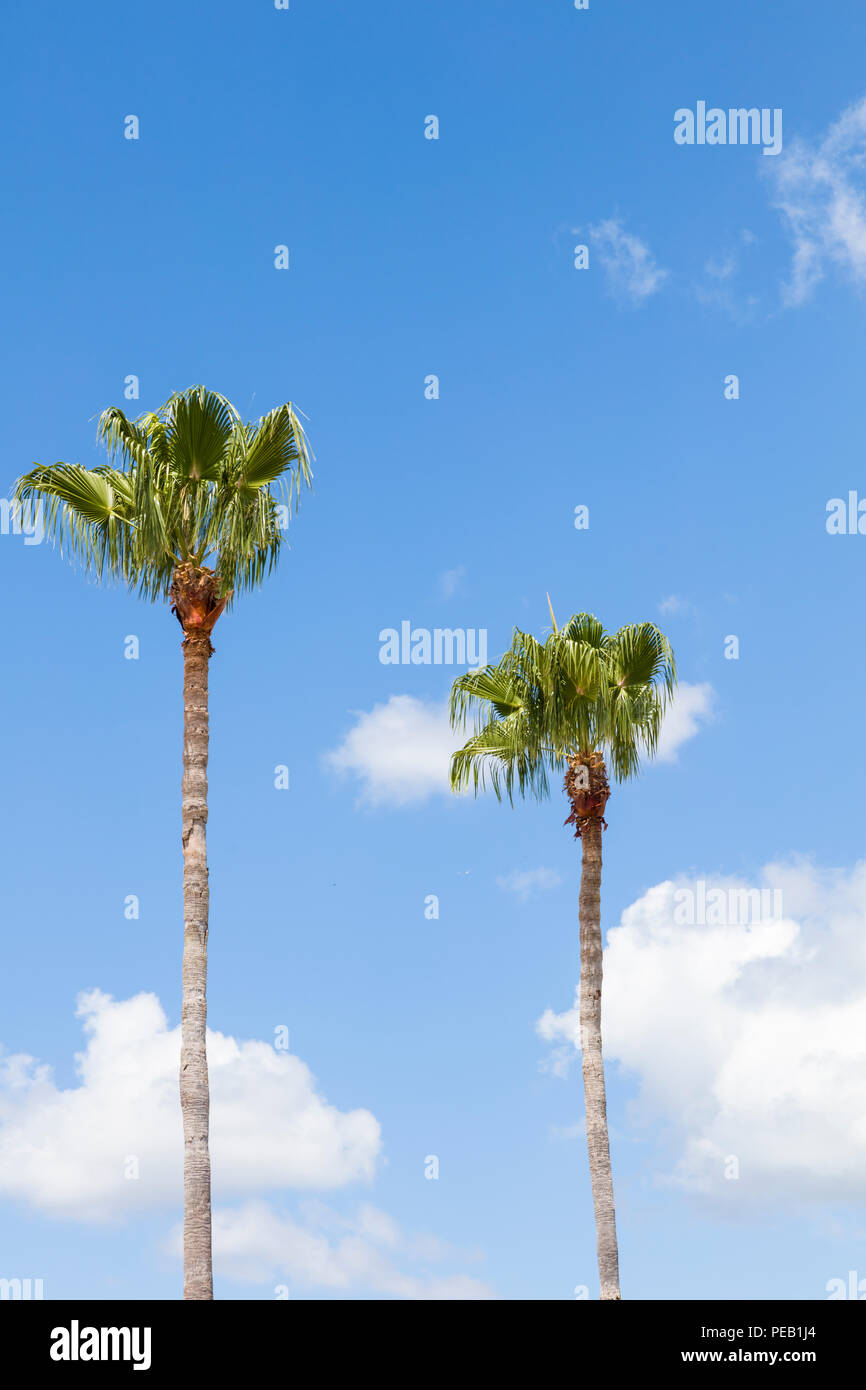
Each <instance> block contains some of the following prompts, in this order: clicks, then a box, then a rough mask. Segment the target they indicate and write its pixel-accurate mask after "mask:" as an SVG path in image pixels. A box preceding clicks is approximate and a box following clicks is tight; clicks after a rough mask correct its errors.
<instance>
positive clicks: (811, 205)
mask: <svg viewBox="0 0 866 1390" xmlns="http://www.w3.org/2000/svg"><path fill="white" fill-rule="evenodd" d="M772 163H773V165H774V166H775V167H773V168H772V169H770V170H768V171H767V172H768V175H769V177H771V178H772V179H773V182H774V185H775V203H776V206H777V207H778V208H779V210H780V211H781V213H782V216H783V218H784V221H785V224H786V226H787V229H788V233H789V235H790V237H791V240H792V242H793V245H794V253H793V260H792V265H791V273H790V279H789V281H788V283H787V285H786V286H785V287H784V291H783V298H784V301H785V302H786V303H787V304H789V305H791V304H802V303H803V301H804V300H805V299H807V298H808V297H809V295H810V294H811V292H812V290H813V289H814V288H815V285H816V284H817V283H818V281H819V280H821V279H822V278H823V276H824V275H825V273H826V269H827V267H828V266H836V267H838V268H840V269H842V270H844V271H845V272H846V273H847V274H848V275H850V276H851V277H852V278H853V279H854V280H855V281H858V282H860V283H864V282H866V200H864V187H863V170H864V164H866V98H863V99H862V100H861V101H859V102H856V103H855V104H854V105H853V106H849V107H848V108H847V110H845V111H844V112H843V113H842V115H841V116H840V118H839V120H838V121H836V122H835V123H834V124H833V125H831V126H830V127H829V129H828V130H827V132H826V134H825V135H824V136H823V137H822V138H821V139H820V140H819V141H818V142H817V143H815V144H810V143H808V142H807V141H805V140H796V141H794V142H793V143H792V144H790V145H789V146H788V148H787V150H786V151H785V153H784V154H782V155H780V156H779V157H778V159H776V160H773V161H772Z"/></svg>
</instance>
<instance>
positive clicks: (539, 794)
mask: <svg viewBox="0 0 866 1390" xmlns="http://www.w3.org/2000/svg"><path fill="white" fill-rule="evenodd" d="M551 617H553V610H552V609H551ZM553 626H554V630H553V632H552V633H551V635H550V636H549V637H548V638H547V639H546V641H544V642H538V641H536V639H535V638H534V637H531V636H529V635H528V634H527V633H525V632H520V631H519V630H515V632H514V636H513V638H512V642H511V646H510V648H509V650H508V651H507V652H506V653H505V655H504V656H503V657H502V659H501V661H500V662H499V664H498V665H496V666H486V667H483V668H481V669H479V670H476V671H469V672H467V673H466V674H465V675H462V676H460V677H458V679H457V680H456V681H455V682H454V685H453V688H452V691H451V705H450V711H451V723H452V727H454V728H463V727H465V724H466V720H467V718H468V715H469V713H470V711H474V712H475V715H476V724H475V732H474V733H473V735H472V737H471V738H470V739H469V740H468V742H467V743H466V744H465V745H464V746H463V747H462V748H461V749H459V750H458V751H457V752H456V753H455V754H454V755H453V757H452V760H451V787H452V789H453V790H454V791H460V790H463V789H464V788H466V787H468V786H470V785H471V786H472V787H473V789H474V792H475V794H476V796H477V795H478V792H479V790H480V789H482V788H483V787H484V786H485V785H486V782H487V780H488V779H489V781H490V784H491V786H492V788H493V790H494V792H495V793H496V796H497V797H498V798H499V799H500V800H501V798H502V795H503V793H504V794H505V795H506V796H507V797H508V800H509V801H510V802H511V803H512V805H513V800H514V792H515V790H516V791H517V792H518V793H519V794H520V795H521V796H526V795H531V796H534V797H536V798H537V799H538V800H543V799H544V798H546V797H547V796H548V794H549V783H548V773H549V772H550V771H563V770H564V772H565V792H566V795H567V797H568V800H569V804H570V807H571V814H570V815H569V816H568V819H567V820H566V822H565V823H566V825H573V826H574V827H575V836H576V837H577V838H578V839H579V840H580V841H581V845H582V850H583V853H582V867H581V878H580V905H579V918H580V1042H581V1053H582V1059H583V1086H584V1097H585V1103H586V1142H587V1149H588V1152H589V1172H590V1180H591V1183H592V1200H593V1206H594V1210H595V1226H596V1238H597V1244H598V1271H599V1278H600V1284H601V1297H602V1298H603V1299H618V1298H620V1297H621V1294H620V1288H619V1253H618V1249H617V1240H616V1219H615V1212H614V1201H613V1178H612V1175H611V1167H610V1141H609V1138H608V1132H607V1102H606V1097H605V1087H604V1063H603V1059H602V1051H601V982H602V940H601V832H602V827H603V826H605V825H606V822H605V819H604V813H605V807H606V806H607V801H608V797H609V796H610V785H609V783H608V778H607V766H606V763H609V765H610V768H611V770H612V772H613V775H614V777H615V778H616V779H617V780H618V781H624V780H626V779H627V778H629V777H633V776H634V775H635V774H636V773H637V771H638V768H639V763H640V754H641V752H646V753H649V754H652V753H653V752H654V751H655V748H656V744H657V740H658V734H659V729H660V727H661V721H662V716H663V714H664V709H665V705H666V702H667V699H668V697H669V696H670V695H671V694H672V693H673V689H674V686H675V684H676V670H675V666H674V657H673V652H672V651H671V648H670V645H669V643H668V641H667V638H666V637H665V636H664V635H663V634H662V633H661V632H660V631H659V630H658V628H656V627H654V626H653V624H652V623H638V624H636V625H634V626H631V627H623V628H620V630H619V631H618V632H615V633H612V634H611V633H607V632H605V631H604V628H603V627H602V625H601V623H600V622H598V621H597V619H596V618H594V617H593V616H592V615H591V614H588V613H579V614H577V615H576V616H574V617H572V618H571V619H570V620H569V621H568V622H567V623H566V625H565V626H564V627H563V628H561V629H560V628H557V626H556V620H555V619H554V624H553Z"/></svg>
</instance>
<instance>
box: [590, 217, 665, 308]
mask: <svg viewBox="0 0 866 1390" xmlns="http://www.w3.org/2000/svg"><path fill="white" fill-rule="evenodd" d="M589 234H590V236H591V238H592V241H593V245H594V247H595V250H596V253H597V255H598V257H599V260H600V261H601V263H602V265H603V266H604V269H605V271H606V273H607V277H608V281H609V283H610V286H611V289H612V290H613V292H614V293H615V294H616V295H617V296H618V297H620V298H622V299H625V300H628V301H630V302H631V303H632V304H643V303H644V302H645V301H646V300H647V299H649V298H650V296H651V295H653V294H655V293H656V291H657V290H658V289H659V288H660V286H661V285H662V283H663V282H664V280H666V279H667V275H668V272H667V271H666V270H663V269H662V268H661V266H659V265H658V263H657V262H656V260H655V257H654V256H653V254H652V252H651V251H650V249H649V247H648V246H647V245H646V243H645V242H643V241H641V240H640V238H639V237H636V236H634V235H633V233H631V232H627V231H626V230H625V228H624V227H623V224H622V221H621V220H620V219H619V218H616V217H611V218H607V219H606V220H605V221H604V222H597V223H596V224H595V225H594V226H592V227H590V229H589Z"/></svg>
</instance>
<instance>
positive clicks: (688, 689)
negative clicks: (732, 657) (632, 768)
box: [656, 681, 714, 763]
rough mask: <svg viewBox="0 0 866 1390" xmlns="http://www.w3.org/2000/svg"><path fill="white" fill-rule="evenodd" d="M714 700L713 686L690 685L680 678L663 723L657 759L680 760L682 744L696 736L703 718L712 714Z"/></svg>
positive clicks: (664, 760) (660, 760)
mask: <svg viewBox="0 0 866 1390" xmlns="http://www.w3.org/2000/svg"><path fill="white" fill-rule="evenodd" d="M713 701H714V692H713V687H712V686H711V685H709V684H708V683H704V684H703V685H689V683H688V681H681V682H680V684H679V685H678V686H677V688H676V691H675V693H674V698H673V700H672V701H671V703H670V704H669V705H668V708H667V711H666V713H665V717H664V722H663V723H662V727H661V733H660V734H659V743H658V750H657V752H656V760H657V761H659V762H663V763H671V762H676V759H677V754H678V752H679V750H680V748H681V747H682V745H683V744H684V743H687V742H688V740H689V739H690V738H694V736H695V734H696V733H697V732H698V731H699V729H700V727H701V723H702V722H704V723H705V722H706V721H707V720H708V719H710V718H711V716H712V710H713Z"/></svg>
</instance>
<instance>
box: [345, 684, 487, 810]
mask: <svg viewBox="0 0 866 1390" xmlns="http://www.w3.org/2000/svg"><path fill="white" fill-rule="evenodd" d="M355 718H356V722H355V727H354V728H353V729H350V731H349V732H348V734H346V737H345V738H344V739H343V742H342V743H341V744H340V745H339V747H338V748H335V749H334V750H333V751H332V752H330V753H326V754H325V761H326V763H327V765H328V766H329V767H332V768H334V769H335V771H337V772H343V773H345V772H349V773H353V774H354V775H355V776H356V777H358V778H359V779H360V781H361V795H360V798H359V801H360V802H361V803H362V804H366V805H369V806H380V805H382V804H385V803H387V804H389V805H392V806H407V805H411V804H412V803H414V802H420V801H426V800H427V799H428V798H429V797H430V796H434V795H436V794H440V793H441V794H442V795H445V796H450V795H451V793H450V791H449V787H448V770H449V765H450V762H451V754H452V753H453V752H454V749H455V748H457V747H458V746H459V744H460V742H461V739H460V735H459V734H455V733H454V731H453V730H452V728H451V727H450V724H449V722H448V708H447V705H445V704H432V703H430V702H428V701H425V700H416V699H415V698H414V696H412V695H392V696H391V698H390V699H389V700H388V701H387V703H386V704H384V705H374V707H373V709H372V710H370V711H369V712H367V713H360V714H357V715H356V716H355Z"/></svg>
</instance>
